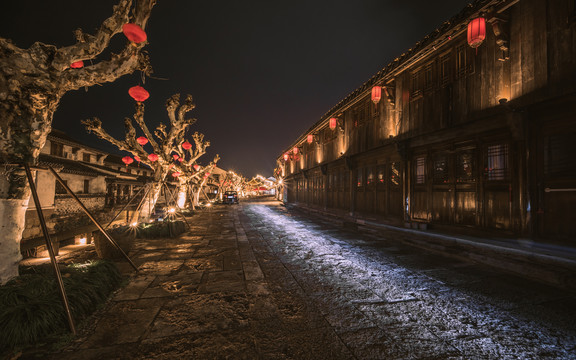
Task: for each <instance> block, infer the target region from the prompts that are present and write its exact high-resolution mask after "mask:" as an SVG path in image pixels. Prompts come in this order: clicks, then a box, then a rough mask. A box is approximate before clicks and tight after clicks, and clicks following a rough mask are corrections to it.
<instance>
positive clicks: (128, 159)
mask: <svg viewBox="0 0 576 360" xmlns="http://www.w3.org/2000/svg"><path fill="white" fill-rule="evenodd" d="M122 162H123V163H124V164H126V166H128V165H130V164H132V163H133V162H134V159H132V158H131V157H130V156H124V157H123V158H122Z"/></svg>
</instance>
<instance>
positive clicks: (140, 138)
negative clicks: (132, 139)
mask: <svg viewBox="0 0 576 360" xmlns="http://www.w3.org/2000/svg"><path fill="white" fill-rule="evenodd" d="M136 142H137V143H138V144H140V145H142V146H144V145H146V144H148V139H146V138H145V137H144V136H140V137H139V138H138V139H136Z"/></svg>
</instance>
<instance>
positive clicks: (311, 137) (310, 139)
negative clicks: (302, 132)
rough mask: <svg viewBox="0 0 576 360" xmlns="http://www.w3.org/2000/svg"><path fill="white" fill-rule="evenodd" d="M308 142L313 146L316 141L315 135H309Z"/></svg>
mask: <svg viewBox="0 0 576 360" xmlns="http://www.w3.org/2000/svg"><path fill="white" fill-rule="evenodd" d="M306 141H307V142H308V144H312V141H314V135H312V134H308V137H307V138H306Z"/></svg>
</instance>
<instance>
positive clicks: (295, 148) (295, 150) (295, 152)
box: [292, 146, 298, 154]
mask: <svg viewBox="0 0 576 360" xmlns="http://www.w3.org/2000/svg"><path fill="white" fill-rule="evenodd" d="M292 152H293V153H294V154H298V148H297V147H296V146H294V149H292Z"/></svg>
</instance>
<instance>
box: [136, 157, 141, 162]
mask: <svg viewBox="0 0 576 360" xmlns="http://www.w3.org/2000/svg"><path fill="white" fill-rule="evenodd" d="M134 160H136V161H138V162H140V161H142V160H140V158H139V157H138V156H134Z"/></svg>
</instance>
